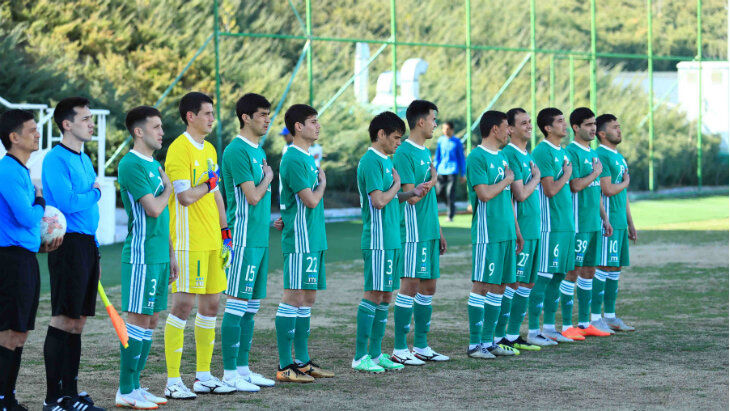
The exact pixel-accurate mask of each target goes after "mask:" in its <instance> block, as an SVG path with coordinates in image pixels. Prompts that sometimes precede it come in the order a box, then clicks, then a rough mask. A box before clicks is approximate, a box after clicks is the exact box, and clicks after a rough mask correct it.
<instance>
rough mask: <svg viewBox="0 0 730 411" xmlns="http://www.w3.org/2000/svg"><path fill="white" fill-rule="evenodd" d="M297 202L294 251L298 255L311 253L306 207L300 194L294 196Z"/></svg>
mask: <svg viewBox="0 0 730 411" xmlns="http://www.w3.org/2000/svg"><path fill="white" fill-rule="evenodd" d="M294 198H295V199H296V200H297V213H296V215H295V216H294V251H295V252H297V253H308V252H309V233H308V232H307V220H306V215H305V213H306V206H305V205H304V202H302V199H301V198H299V195H298V194H295V195H294Z"/></svg>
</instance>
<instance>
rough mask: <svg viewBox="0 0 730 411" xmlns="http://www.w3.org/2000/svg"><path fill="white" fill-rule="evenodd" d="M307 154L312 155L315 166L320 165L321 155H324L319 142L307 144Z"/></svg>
mask: <svg viewBox="0 0 730 411" xmlns="http://www.w3.org/2000/svg"><path fill="white" fill-rule="evenodd" d="M309 154H310V155H311V156H312V157H314V164H316V165H317V167H322V157H324V153H323V152H322V146H321V145H320V144H319V143H314V144H312V145H311V146H309Z"/></svg>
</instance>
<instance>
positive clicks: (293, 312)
mask: <svg viewBox="0 0 730 411" xmlns="http://www.w3.org/2000/svg"><path fill="white" fill-rule="evenodd" d="M275 324H276V346H277V349H278V351H279V368H280V369H283V368H284V367H287V366H289V365H291V364H293V363H294V360H293V359H292V357H291V343H292V341H293V340H294V333H295V328H296V324H297V307H294V306H291V305H289V304H284V303H279V309H278V310H277V311H276V320H275Z"/></svg>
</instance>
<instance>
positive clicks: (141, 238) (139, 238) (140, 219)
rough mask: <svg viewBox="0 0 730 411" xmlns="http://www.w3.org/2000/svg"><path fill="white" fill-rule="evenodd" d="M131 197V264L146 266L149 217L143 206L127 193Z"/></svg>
mask: <svg viewBox="0 0 730 411" xmlns="http://www.w3.org/2000/svg"><path fill="white" fill-rule="evenodd" d="M127 195H128V196H129V205H130V207H129V208H131V209H132V219H133V220H134V221H133V223H132V233H131V234H132V240H131V241H130V244H129V245H130V250H129V251H130V260H129V261H130V262H131V263H132V264H144V258H145V255H144V243H145V236H146V235H147V219H146V218H145V216H146V215H147V214H146V213H145V212H144V209H143V208H142V204H140V203H138V202H136V201H134V197H133V196H132V194H131V193H129V192H127Z"/></svg>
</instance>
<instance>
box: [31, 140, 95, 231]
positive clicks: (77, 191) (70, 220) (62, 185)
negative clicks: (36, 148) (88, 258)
mask: <svg viewBox="0 0 730 411" xmlns="http://www.w3.org/2000/svg"><path fill="white" fill-rule="evenodd" d="M95 180H96V172H95V171H94V167H93V165H92V164H91V159H90V158H89V156H87V155H86V153H83V152H81V153H79V152H77V151H73V150H71V149H70V148H68V147H66V146H64V145H63V144H58V145H56V146H55V147H53V148H52V149H51V151H49V152H48V154H46V157H45V158H44V159H43V194H44V195H45V197H46V203H47V204H48V205H52V206H54V207H56V208H58V209H59V210H61V212H62V213H63V215H64V216H65V217H66V224H67V228H66V232H67V233H80V234H88V235H93V236H96V228H97V227H98V226H99V205H98V204H97V202H98V201H99V199H100V198H101V190H99V189H97V188H94V187H93V186H94V181H95Z"/></svg>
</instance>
